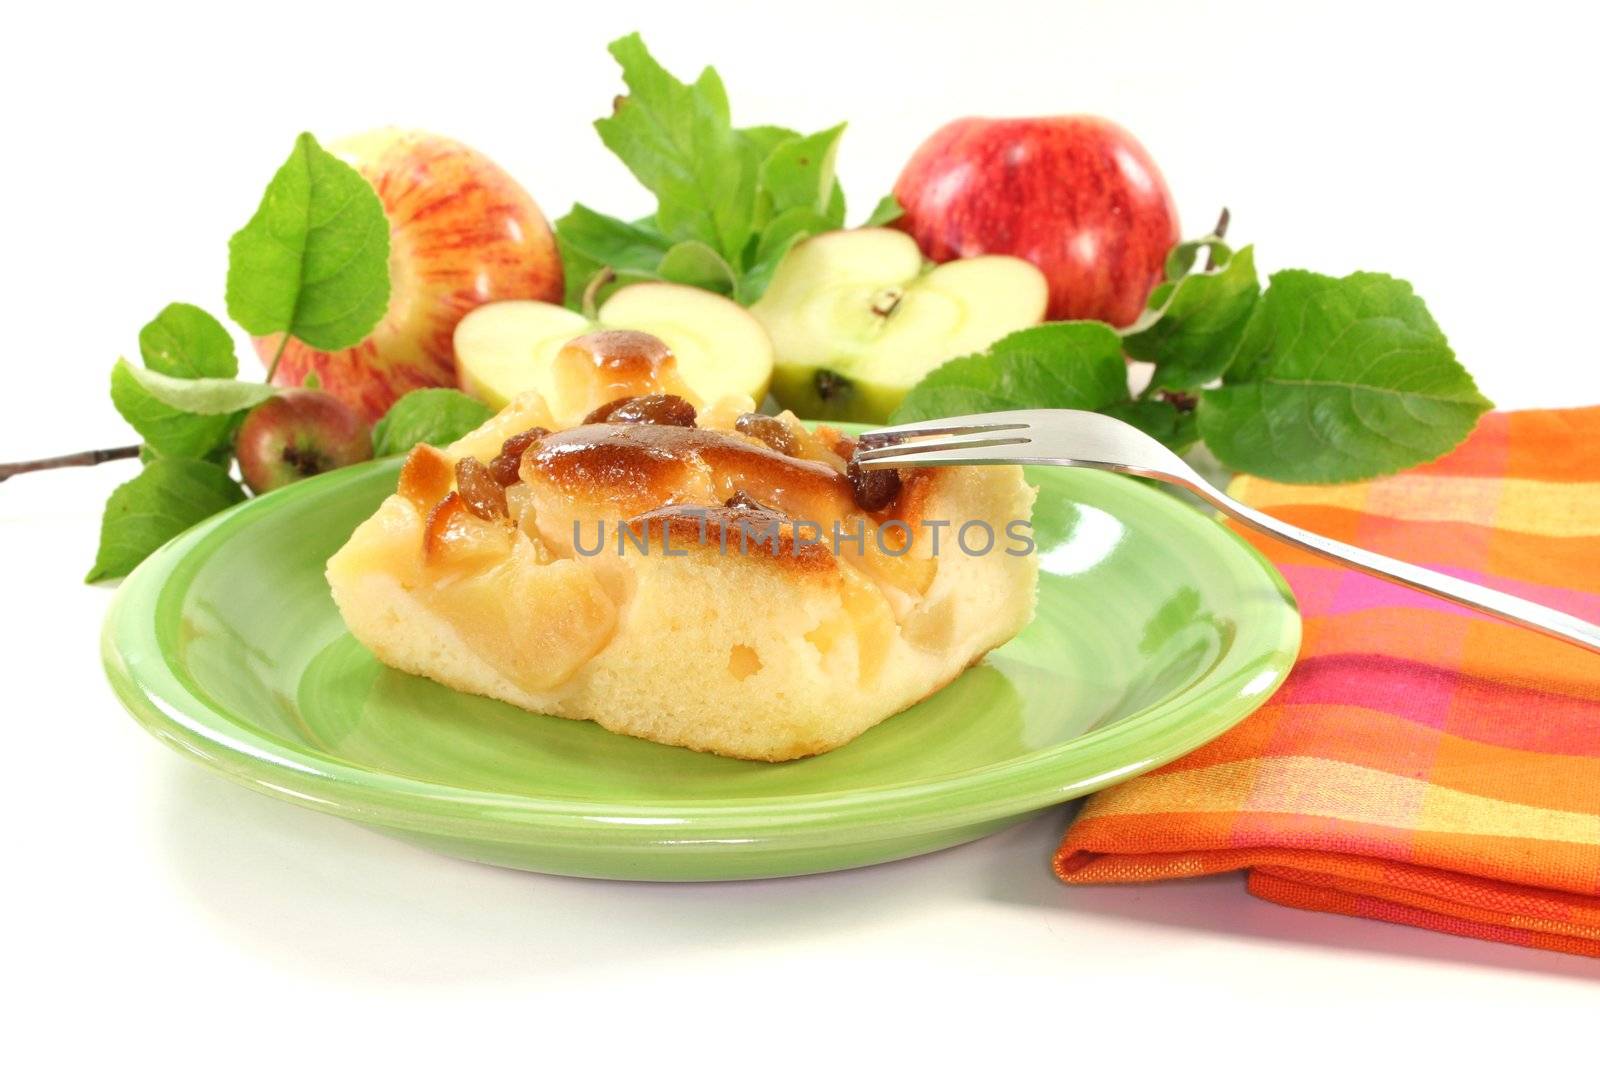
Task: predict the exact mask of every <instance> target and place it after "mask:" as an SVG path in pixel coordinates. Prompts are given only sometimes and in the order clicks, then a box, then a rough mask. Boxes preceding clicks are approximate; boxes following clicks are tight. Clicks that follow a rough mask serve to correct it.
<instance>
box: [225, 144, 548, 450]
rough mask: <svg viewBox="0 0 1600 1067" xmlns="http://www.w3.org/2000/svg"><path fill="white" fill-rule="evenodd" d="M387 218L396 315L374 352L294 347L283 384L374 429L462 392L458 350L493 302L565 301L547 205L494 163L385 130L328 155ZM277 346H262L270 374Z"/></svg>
mask: <svg viewBox="0 0 1600 1067" xmlns="http://www.w3.org/2000/svg"><path fill="white" fill-rule="evenodd" d="M330 150H331V151H332V152H334V154H336V155H338V156H340V157H341V158H342V159H344V160H345V161H346V162H348V163H350V164H351V165H352V166H354V167H355V168H356V169H357V170H359V171H360V172H361V174H362V175H363V176H364V177H365V178H366V179H367V180H368V181H370V182H371V183H372V185H373V188H374V189H376V190H377V193H378V198H379V199H380V200H381V201H382V202H383V210H384V214H385V215H387V216H388V218H389V231H390V252H389V278H390V296H389V309H388V311H387V312H386V313H385V315H384V317H383V319H382V321H380V322H379V323H378V325H377V327H376V328H375V329H374V330H373V332H372V334H371V336H369V337H368V338H367V339H366V340H365V341H362V342H361V343H360V344H358V345H356V346H354V347H353V348H347V349H344V350H342V351H338V352H323V351H319V350H317V349H314V348H311V347H309V346H307V345H306V344H304V343H302V342H301V341H299V340H296V339H294V338H290V339H289V343H288V345H287V347H285V348H284V350H283V358H282V359H281V360H280V361H279V363H278V370H277V373H276V374H275V375H274V376H273V381H274V382H276V383H278V384H280V385H298V384H300V383H301V382H302V381H304V380H305V377H306V375H307V374H309V373H311V372H312V371H315V372H316V374H317V377H318V378H319V379H320V380H321V388H323V389H325V390H326V391H328V392H329V393H332V394H333V395H335V396H337V397H339V398H340V399H342V400H344V401H346V402H347V403H349V404H351V405H352V406H353V407H354V408H355V409H356V410H357V411H358V412H359V413H360V414H361V415H362V416H363V417H365V418H367V419H369V420H373V421H376V420H377V419H378V417H379V416H381V415H382V414H383V413H384V412H385V411H386V410H388V408H389V405H390V404H392V403H394V401H395V399H396V398H398V397H399V396H400V395H401V394H402V393H406V392H409V391H410V390H412V389H420V388H425V387H429V386H453V385H455V383H456V357H455V348H454V345H453V342H452V339H453V337H454V335H455V328H456V324H457V323H458V322H460V321H461V317H462V316H463V315H465V314H466V313H467V312H468V311H469V310H471V309H472V308H474V307H476V306H478V305H479V304H483V303H487V302H488V301H491V300H508V299H528V300H556V299H560V297H561V293H562V275H561V256H560V253H559V252H558V251H557V250H556V243H555V238H554V237H553V236H552V235H551V233H550V226H549V224H548V223H547V222H546V221H545V217H544V215H543V214H542V213H541V212H540V211H539V206H538V205H537V204H535V203H534V202H533V198H532V197H530V196H529V195H528V194H527V192H526V191H524V190H523V188H522V186H520V185H518V184H517V182H516V181H515V180H514V179H513V178H512V177H511V176H510V175H509V174H507V173H506V172H505V171H503V170H501V169H500V168H499V167H498V166H496V165H495V164H494V163H493V162H492V161H491V160H489V158H488V157H486V156H484V155H482V154H481V153H479V152H476V151H474V150H472V149H471V148H468V147H467V146H466V145H464V144H461V143H459V142H457V141H452V140H450V139H448V138H445V137H439V136H436V135H434V134H429V133H420V132H415V131H406V130H397V129H382V130H374V131H372V132H370V133H366V134H362V135H360V136H357V137H353V138H350V139H348V140H345V141H341V142H338V143H336V144H334V145H332V146H330ZM278 341H279V337H278V336H271V337H259V338H256V339H255V346H256V350H257V351H258V352H259V353H260V355H261V358H262V361H263V362H264V363H267V364H268V365H270V364H271V362H272V357H273V354H274V353H275V352H276V351H277V348H278Z"/></svg>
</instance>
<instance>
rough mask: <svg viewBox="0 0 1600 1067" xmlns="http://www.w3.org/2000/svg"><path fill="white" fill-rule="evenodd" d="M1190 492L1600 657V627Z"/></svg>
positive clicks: (1218, 496)
mask: <svg viewBox="0 0 1600 1067" xmlns="http://www.w3.org/2000/svg"><path fill="white" fill-rule="evenodd" d="M1184 488H1186V489H1188V490H1190V491H1191V492H1193V493H1194V494H1195V495H1197V496H1200V497H1204V498H1205V499H1206V500H1207V501H1208V502H1209V503H1211V504H1212V505H1213V506H1214V507H1216V509H1217V510H1218V511H1221V512H1223V513H1224V514H1226V515H1228V516H1229V517H1230V518H1233V519H1236V520H1237V521H1239V522H1241V523H1243V524H1244V525H1246V526H1248V527H1250V528H1251V529H1252V530H1257V531H1259V532H1261V533H1264V534H1266V535H1267V536H1269V537H1275V538H1277V539H1278V540H1280V541H1286V542H1288V543H1289V544H1292V545H1298V546H1300V547H1301V548H1304V549H1306V550H1308V551H1311V552H1315V553H1316V554H1317V555H1319V556H1323V557H1326V558H1327V559H1331V560H1333V561H1334V562H1336V563H1343V564H1347V565H1348V566H1351V567H1354V568H1356V569H1357V570H1360V571H1365V572H1366V573H1367V574H1371V575H1374V576H1376V577H1379V578H1386V579H1388V580H1389V581H1391V582H1398V583H1400V584H1401V585H1405V586H1410V587H1411V588H1412V589H1419V590H1421V591H1422V592H1424V593H1432V594H1433V595H1434V596H1439V597H1443V598H1444V599H1446V600H1450V601H1454V602H1455V603H1457V604H1461V605H1463V606H1464V607H1469V608H1474V609H1476V610H1478V611H1481V612H1484V613H1486V614H1489V615H1493V616H1495V617H1496V618H1499V619H1504V620H1505V621H1506V622H1509V623H1515V624H1516V625H1518V626H1525V627H1527V628H1528V629H1530V630H1537V631H1539V632H1540V633H1543V634H1549V635H1550V636H1551V637H1559V638H1560V639H1561V640H1563V641H1569V642H1571V643H1572V644H1574V645H1577V646H1578V647H1580V648H1587V649H1588V650H1589V651H1591V652H1600V626H1596V625H1595V624H1594V623H1592V622H1587V621H1585V620H1584V619H1580V618H1578V617H1577V616H1576V615H1568V614H1567V613H1566V612H1564V611H1557V610H1556V609H1554V608H1548V607H1545V606H1544V605H1543V604H1535V603H1534V602H1533V601H1531V600H1524V599H1523V598H1522V597H1519V596H1512V595H1511V594H1510V593H1502V592H1500V591H1499V590H1498V589H1490V588H1489V587H1488V586H1484V585H1478V584H1477V583H1476V582H1469V581H1466V580H1465V579H1462V578H1455V577H1452V576H1451V575H1448V574H1440V573H1439V572H1438V571H1433V570H1429V569H1428V568H1426V567H1419V566H1417V565H1416V564H1415V563H1406V562H1405V561H1403V560H1398V559H1391V558H1390V557H1388V556H1383V555H1379V554H1378V553H1376V552H1368V551H1367V550H1366V549H1364V548H1357V547H1355V546H1354V545H1347V544H1345V543H1344V542H1343V541H1335V540H1334V539H1333V538H1331V537H1323V536H1322V535H1321V534H1314V533H1312V532H1311V531H1310V530H1302V529H1301V528H1300V527H1298V526H1293V525H1291V524H1289V523H1287V522H1284V521H1282V520H1281V519H1275V518H1273V517H1272V516H1271V515H1267V514H1264V513H1263V512H1260V511H1257V510H1255V509H1254V508H1250V507H1246V506H1245V505H1243V504H1241V503H1239V502H1238V501H1237V500H1235V499H1233V498H1232V497H1230V496H1228V495H1227V494H1225V493H1223V492H1221V491H1220V490H1218V489H1216V488H1214V487H1212V486H1211V485H1209V484H1207V483H1205V482H1200V481H1197V482H1195V483H1190V484H1186V485H1185V486H1184Z"/></svg>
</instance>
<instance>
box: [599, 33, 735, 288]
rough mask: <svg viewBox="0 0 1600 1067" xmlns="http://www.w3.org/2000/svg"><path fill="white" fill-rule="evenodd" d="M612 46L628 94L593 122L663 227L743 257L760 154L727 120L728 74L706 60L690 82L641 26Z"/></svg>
mask: <svg viewBox="0 0 1600 1067" xmlns="http://www.w3.org/2000/svg"><path fill="white" fill-rule="evenodd" d="M610 51H611V54H612V55H613V56H614V57H615V58H616V60H617V62H618V63H619V64H620V65H621V66H622V77H623V81H624V82H626V83H627V86H628V95H626V96H623V97H619V98H618V99H617V103H616V109H615V111H614V113H613V114H612V115H611V116H610V117H609V118H603V119H600V120H599V121H598V122H596V123H595V129H596V130H597V131H599V134H600V139H601V140H602V141H604V142H605V145H606V147H607V148H609V149H611V151H612V152H614V153H615V154H616V155H617V157H618V158H619V159H621V160H622V162H623V163H625V164H626V165H627V167H628V169H629V170H630V171H632V172H633V174H634V177H636V178H638V179H639V181H640V182H641V183H643V184H644V186H645V187H646V188H647V189H649V190H650V191H651V192H653V193H654V194H655V195H656V201H657V209H656V222H657V224H658V225H659V227H660V229H661V232H662V233H664V234H665V235H667V236H668V237H669V238H671V239H672V241H673V242H674V243H677V242H679V241H691V240H698V241H703V242H705V243H706V244H708V245H710V246H711V247H712V248H713V249H715V250H716V251H717V252H718V253H719V254H721V255H722V257H723V258H724V259H726V260H729V261H730V262H731V261H734V260H737V259H738V258H739V256H740V253H741V252H742V251H743V249H744V246H745V242H746V241H747V240H748V239H749V237H750V232H751V219H752V211H753V199H754V196H753V194H754V191H755V184H756V167H757V166H758V165H759V157H757V156H756V155H755V154H754V151H753V147H754V146H753V143H752V142H751V141H750V140H749V139H748V138H746V137H741V136H740V135H739V134H737V133H736V132H735V131H734V129H733V126H732V124H731V123H730V121H729V118H728V96H727V93H726V91H725V90H724V89H723V87H722V79H721V78H719V77H718V76H717V72H716V71H715V70H713V69H712V68H710V67H707V68H706V69H705V70H703V71H701V72H700V76H699V77H698V78H697V79H696V80H695V81H694V83H693V84H692V85H685V84H684V83H683V82H681V81H679V80H678V79H677V78H675V77H673V76H672V75H671V74H669V73H668V72H667V71H666V70H665V69H664V68H663V67H662V66H661V65H660V64H659V63H657V62H656V61H655V59H654V58H653V57H652V56H651V55H650V52H649V50H648V49H647V48H645V45H644V42H643V41H642V40H641V39H640V37H639V35H638V34H637V33H634V34H629V35H628V36H626V37H622V38H619V39H618V40H616V41H613V42H612V43H611V46H610Z"/></svg>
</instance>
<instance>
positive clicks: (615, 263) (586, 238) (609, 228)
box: [556, 204, 672, 271]
mask: <svg viewBox="0 0 1600 1067" xmlns="http://www.w3.org/2000/svg"><path fill="white" fill-rule="evenodd" d="M556 240H557V241H558V242H559V243H560V244H561V245H562V246H563V249H562V250H563V252H565V251H566V248H567V247H571V248H572V249H573V250H574V251H575V252H580V253H582V254H583V255H585V256H587V257H589V258H590V259H593V260H595V261H597V262H599V263H601V264H604V265H605V266H608V267H611V268H613V269H615V270H639V271H653V270H655V269H656V267H657V266H658V265H659V264H660V262H661V257H662V255H663V254H664V253H665V252H666V251H667V249H669V248H671V247H672V242H671V241H669V240H667V239H666V238H665V237H663V236H662V235H661V234H660V232H659V231H657V230H656V229H654V228H653V227H649V226H644V225H642V224H640V223H636V222H623V221H622V220H621V219H614V218H612V217H611V216H610V215H602V214H600V212H598V211H591V210H590V209H589V208H586V207H584V206H583V205H582V204H574V205H572V210H571V211H569V212H567V213H566V214H565V215H563V216H562V217H561V218H559V219H557V220H556Z"/></svg>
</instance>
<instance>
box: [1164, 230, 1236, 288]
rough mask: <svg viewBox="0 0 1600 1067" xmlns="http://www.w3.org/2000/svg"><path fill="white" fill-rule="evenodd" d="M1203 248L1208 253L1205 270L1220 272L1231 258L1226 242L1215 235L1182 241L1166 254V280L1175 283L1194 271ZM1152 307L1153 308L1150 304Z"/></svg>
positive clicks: (1209, 234) (1231, 254) (1230, 250)
mask: <svg viewBox="0 0 1600 1067" xmlns="http://www.w3.org/2000/svg"><path fill="white" fill-rule="evenodd" d="M1202 248H1204V249H1206V250H1207V252H1208V253H1209V256H1208V259H1207V267H1206V269H1207V270H1221V269H1222V268H1223V267H1225V266H1227V265H1228V260H1229V259H1230V258H1231V257H1232V256H1233V250H1232V249H1231V248H1229V247H1228V245H1227V242H1225V241H1224V240H1223V239H1222V238H1220V237H1218V236H1217V235H1216V234H1211V233H1208V234H1206V235H1205V236H1204V237H1197V238H1195V239H1194V240H1193V241H1183V242H1181V243H1179V244H1176V245H1173V246H1172V251H1170V252H1168V253H1167V259H1166V263H1165V265H1164V267H1163V270H1164V273H1165V274H1166V279H1167V281H1169V282H1175V281H1177V280H1178V279H1179V278H1181V277H1183V276H1184V275H1185V274H1188V273H1189V272H1190V271H1192V270H1194V263H1195V260H1196V259H1197V258H1198V257H1199V255H1200V250H1201V249H1202ZM1152 306H1154V305H1153V304H1152Z"/></svg>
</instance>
